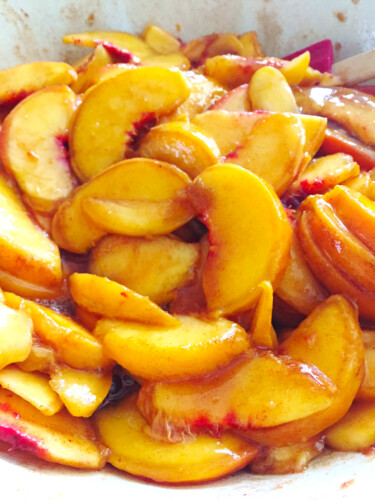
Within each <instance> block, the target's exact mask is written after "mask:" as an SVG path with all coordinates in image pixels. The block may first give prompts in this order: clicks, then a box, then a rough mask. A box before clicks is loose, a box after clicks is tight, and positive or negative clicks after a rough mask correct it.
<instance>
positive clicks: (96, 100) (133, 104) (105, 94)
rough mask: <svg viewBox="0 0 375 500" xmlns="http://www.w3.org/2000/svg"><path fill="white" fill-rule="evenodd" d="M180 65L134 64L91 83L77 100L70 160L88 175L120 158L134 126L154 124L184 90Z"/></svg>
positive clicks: (180, 99)
mask: <svg viewBox="0 0 375 500" xmlns="http://www.w3.org/2000/svg"><path fill="white" fill-rule="evenodd" d="M189 93H190V89H189V84H188V81H187V79H186V78H185V77H184V76H183V74H182V73H181V72H180V71H177V70H171V69H166V68H157V67H153V68H152V67H151V68H137V69H132V70H129V71H125V72H123V73H120V74H118V75H117V76H115V77H113V78H109V79H107V80H105V81H103V82H101V83H100V84H98V85H97V86H95V87H93V88H92V89H91V91H90V92H88V93H87V94H86V96H85V97H84V98H83V100H82V104H81V105H80V107H79V109H78V111H77V113H76V115H75V119H74V121H73V124H72V128H71V131H70V135H69V150H70V154H71V161H72V166H73V169H74V171H75V172H76V174H77V175H78V177H79V178H80V179H81V180H82V181H87V180H88V179H91V178H92V177H94V176H95V175H97V174H99V173H100V172H102V171H103V170H105V169H106V168H108V167H109V166H111V165H113V164H114V163H116V162H118V161H120V160H122V159H123V158H124V156H125V154H126V153H127V152H128V151H129V148H130V147H131V146H132V141H133V138H134V137H135V136H136V135H137V133H138V131H139V129H140V128H141V127H144V126H146V125H148V126H149V127H150V126H151V125H154V124H155V122H156V120H157V118H159V117H160V116H162V115H167V114H169V113H171V112H172V111H173V110H174V109H175V108H177V106H179V105H180V104H181V103H182V102H183V101H185V100H186V99H187V97H188V96H189Z"/></svg>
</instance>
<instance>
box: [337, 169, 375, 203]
mask: <svg viewBox="0 0 375 500" xmlns="http://www.w3.org/2000/svg"><path fill="white" fill-rule="evenodd" d="M343 184H344V186H347V187H348V188H350V189H353V191H356V192H358V193H360V194H364V195H365V196H367V198H369V199H370V200H371V201H375V168H374V169H372V170H370V171H369V172H360V173H359V175H358V176H357V177H354V178H352V179H349V180H348V181H346V182H344V183H343Z"/></svg>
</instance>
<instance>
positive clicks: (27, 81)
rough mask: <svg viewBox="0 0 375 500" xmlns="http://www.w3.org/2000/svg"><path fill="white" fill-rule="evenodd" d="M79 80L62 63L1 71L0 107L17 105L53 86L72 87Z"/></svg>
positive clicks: (37, 63) (28, 64)
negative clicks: (39, 91) (31, 95)
mask: <svg viewBox="0 0 375 500" xmlns="http://www.w3.org/2000/svg"><path fill="white" fill-rule="evenodd" d="M76 79H77V73H76V72H75V71H74V69H73V68H72V66H70V65H69V64H66V63H62V62H44V61H40V62H35V63H27V64H20V65H19V66H14V67H13V68H8V69H3V70H2V71H0V106H2V105H7V104H15V103H17V102H19V101H21V100H22V99H24V98H25V97H27V96H28V95H30V94H32V93H33V92H37V91H38V90H41V89H43V88H45V87H50V86H52V85H71V84H72V83H73V82H74V81H75V80H76Z"/></svg>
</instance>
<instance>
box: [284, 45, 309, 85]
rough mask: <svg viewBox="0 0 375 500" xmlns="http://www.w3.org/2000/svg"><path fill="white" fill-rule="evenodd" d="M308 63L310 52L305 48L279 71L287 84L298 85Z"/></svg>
mask: <svg viewBox="0 0 375 500" xmlns="http://www.w3.org/2000/svg"><path fill="white" fill-rule="evenodd" d="M309 64H310V52H309V51H308V50H307V51H306V52H303V53H302V54H300V55H299V56H297V57H295V58H294V59H292V60H291V61H288V62H287V63H286V65H285V66H283V67H282V68H281V73H282V74H283V75H284V77H285V78H286V80H287V82H288V83H289V85H299V84H300V83H301V81H302V80H303V79H304V77H305V76H306V72H307V71H308V68H309Z"/></svg>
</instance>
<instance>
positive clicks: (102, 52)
mask: <svg viewBox="0 0 375 500" xmlns="http://www.w3.org/2000/svg"><path fill="white" fill-rule="evenodd" d="M112 62H113V61H112V57H111V56H110V55H109V53H108V52H107V50H106V49H105V48H104V47H103V46H102V45H99V46H98V47H96V49H95V50H94V52H93V53H92V54H91V55H90V58H89V60H88V61H86V63H85V64H84V65H83V66H82V67H81V68H80V70H77V73H78V78H77V80H76V81H75V82H74V83H73V85H72V90H74V92H76V93H77V94H79V93H82V92H85V91H86V90H87V89H88V88H89V87H90V86H91V82H92V79H93V77H94V75H95V74H96V73H97V71H98V70H99V69H100V68H103V67H105V66H106V65H107V64H111V63H112Z"/></svg>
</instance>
